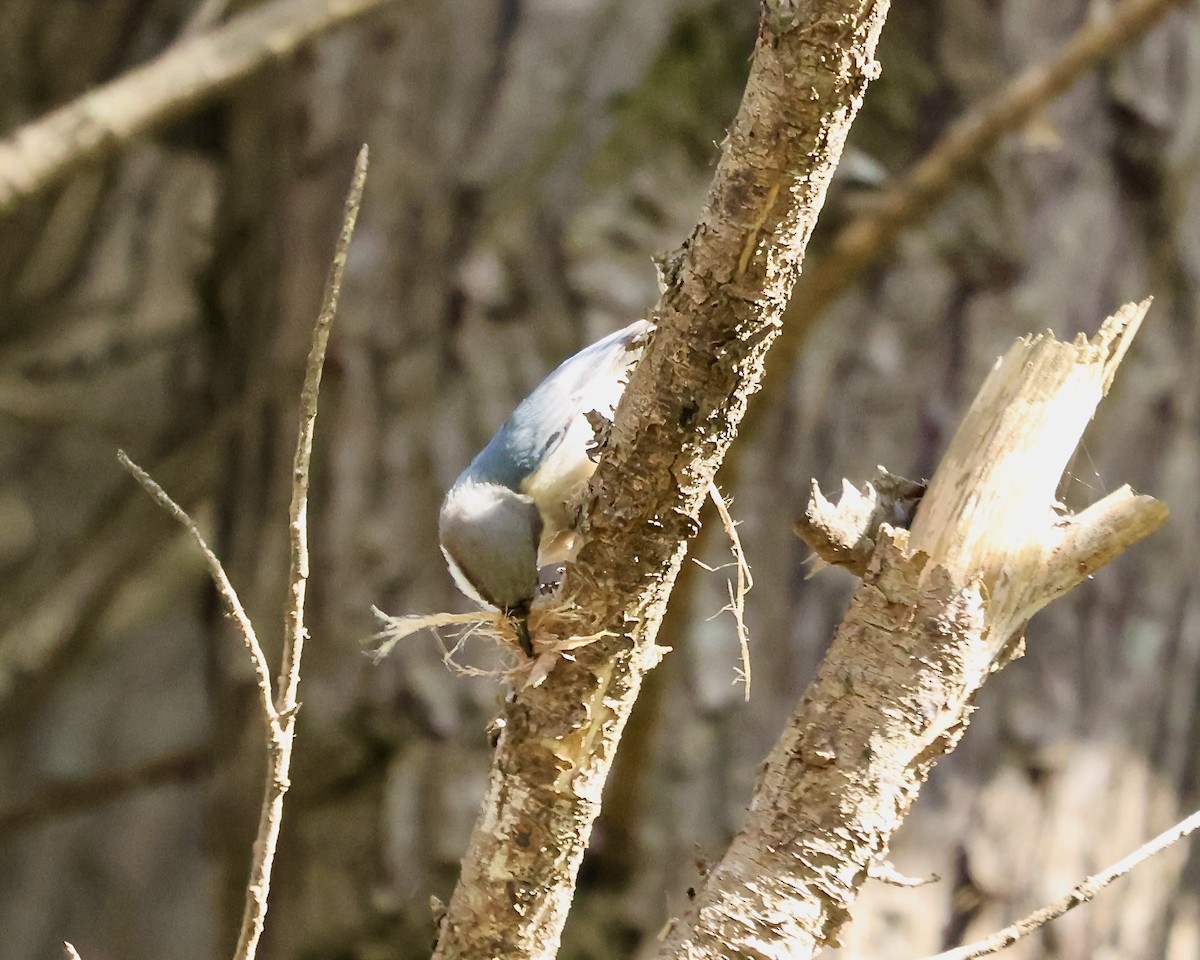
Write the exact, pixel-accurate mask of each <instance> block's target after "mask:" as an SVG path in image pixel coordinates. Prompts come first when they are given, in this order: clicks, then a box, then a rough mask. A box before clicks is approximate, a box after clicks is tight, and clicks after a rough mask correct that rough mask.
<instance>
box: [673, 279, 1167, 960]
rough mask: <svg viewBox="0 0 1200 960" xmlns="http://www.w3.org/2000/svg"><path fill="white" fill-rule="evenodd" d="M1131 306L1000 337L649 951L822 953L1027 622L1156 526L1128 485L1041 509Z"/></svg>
mask: <svg viewBox="0 0 1200 960" xmlns="http://www.w3.org/2000/svg"><path fill="white" fill-rule="evenodd" d="M1148 307H1149V301H1145V302H1143V303H1141V304H1136V305H1135V304H1131V305H1129V306H1127V307H1125V308H1124V309H1122V310H1121V311H1120V312H1118V313H1117V314H1116V315H1114V316H1113V317H1111V318H1110V319H1109V320H1108V321H1107V322H1106V323H1105V324H1104V326H1103V327H1102V328H1101V330H1100V333H1099V334H1098V335H1097V336H1096V337H1095V338H1094V339H1093V340H1092V341H1090V342H1089V341H1087V340H1085V339H1084V338H1083V337H1079V338H1077V339H1076V340H1075V341H1074V342H1073V343H1061V342H1059V341H1058V340H1055V339H1054V337H1053V336H1050V335H1049V334H1046V335H1042V336H1039V337H1030V338H1025V339H1022V340H1019V341H1018V342H1017V343H1016V345H1015V346H1013V348H1012V349H1011V350H1009V352H1008V354H1007V355H1006V356H1005V357H1004V358H1003V359H1002V360H1001V362H1000V363H998V364H997V365H996V367H995V369H994V370H993V371H992V374H991V376H989V377H988V379H987V380H986V381H985V382H984V384H983V386H982V388H981V389H980V391H979V393H978V395H977V396H976V399H975V402H974V403H973V404H972V406H971V409H970V410H969V411H968V412H967V415H966V417H965V418H964V419H963V423H962V425H961V427H960V428H959V431H958V433H957V434H956V436H955V438H954V440H953V442H952V443H951V445H950V448H949V450H948V451H947V453H946V456H945V457H944V459H943V461H942V464H941V466H940V467H939V469H938V471H937V472H936V473H935V475H934V477H933V479H932V481H930V484H929V489H928V491H927V492H926V494H925V497H924V499H923V500H922V503H921V507H920V509H919V510H918V512H917V515H916V518H915V520H914V522H913V529H912V531H911V534H907V533H905V532H904V531H894V530H891V528H889V527H888V526H886V525H885V526H884V527H882V528H881V531H882V532H881V536H880V544H879V547H878V548H877V549H876V551H875V553H874V556H873V558H872V561H871V564H870V566H869V568H868V570H867V574H866V578H865V579H864V581H863V583H862V585H861V586H860V588H859V589H858V591H857V593H856V594H855V596H854V600H853V602H852V604H851V607H850V610H849V612H848V613H847V614H846V617H845V619H844V620H843V621H842V625H841V627H840V628H839V630H838V632H837V636H836V637H835V638H834V642H833V645H832V646H831V648H830V650H829V653H828V655H827V656H826V658H825V661H824V663H823V664H822V666H821V669H820V672H819V673H818V675H817V679H816V680H815V681H814V683H813V684H812V686H811V687H810V688H809V690H808V692H807V693H806V694H805V697H804V700H803V701H802V702H801V704H800V706H799V707H798V708H797V710H796V712H795V713H794V714H793V715H792V718H791V720H790V721H789V723H788V726H787V729H786V730H785V732H784V735H783V737H782V738H781V739H780V741H779V743H778V744H777V745H776V747H775V749H774V750H773V751H772V753H771V756H770V758H769V759H768V761H767V765H766V768H765V769H764V771H763V775H762V778H761V780H760V782H759V785H758V789H757V790H756V793H755V797H754V800H753V802H752V803H751V806H750V815H749V819H748V822H747V824H746V826H745V828H744V829H743V830H742V831H741V833H739V834H738V836H737V837H736V838H735V839H734V842H733V843H732V845H731V846H730V848H729V850H728V852H727V853H726V855H725V857H724V858H723V859H722V861H721V863H720V864H719V865H718V866H717V867H716V868H715V869H714V870H713V871H712V873H710V874H709V876H708V878H707V879H706V881H705V883H704V885H703V887H702V888H701V890H700V891H699V893H698V895H697V897H696V900H695V903H694V906H693V909H692V911H691V913H690V914H689V916H688V917H686V918H685V919H683V920H682V921H680V922H679V923H678V924H677V926H676V927H675V929H674V930H673V931H672V933H671V935H670V936H668V938H667V939H666V941H665V943H664V946H663V949H662V950H661V952H660V954H659V955H660V956H662V957H664V958H665V957H671V958H674V957H686V958H689V960H698V958H703V957H712V958H717V957H727V956H730V955H733V956H738V957H751V958H760V957H761V958H789V960H803V958H805V957H811V956H813V955H815V954H816V953H817V952H818V951H819V950H821V949H822V948H824V947H826V946H837V945H838V933H839V930H840V929H841V927H842V925H843V924H844V923H845V922H846V920H847V919H849V916H850V908H851V906H852V905H853V903H854V901H855V899H856V898H857V895H858V891H859V888H860V887H861V886H862V884H863V883H864V881H865V880H866V879H867V877H868V875H869V873H870V871H871V867H872V864H874V863H875V862H876V861H878V860H879V859H881V858H883V857H885V856H886V855H887V852H888V847H889V844H890V840H891V837H892V834H893V833H894V832H895V831H896V829H897V828H898V827H899V826H900V824H901V822H902V821H903V819H904V816H905V815H906V814H907V812H908V809H909V808H910V806H911V805H912V802H913V801H914V800H915V799H916V796H917V793H918V791H919V790H920V787H921V784H922V783H923V782H924V781H925V778H926V776H927V775H928V773H929V770H930V769H931V768H932V766H933V765H934V763H936V762H937V760H938V758H939V757H941V756H943V755H944V754H946V753H949V752H950V751H951V750H952V749H953V748H954V746H955V744H956V743H957V742H958V740H959V738H960V737H961V736H962V733H963V731H964V730H965V729H966V726H967V723H968V721H969V719H970V713H971V702H972V700H973V698H974V696H975V693H976V692H977V691H978V689H979V688H980V686H982V684H983V682H984V680H986V679H987V677H988V676H989V675H990V674H991V673H993V672H995V670H997V669H999V668H1000V667H1001V666H1003V665H1004V663H1005V662H1007V660H1008V659H1011V656H1006V654H1009V652H1010V651H1012V650H1013V649H1015V644H1016V643H1017V642H1019V641H1020V637H1021V632H1022V630H1023V628H1024V624H1025V622H1026V621H1027V620H1028V618H1029V617H1030V616H1032V615H1033V613H1034V612H1036V611H1037V610H1038V609H1040V608H1041V607H1042V606H1044V605H1045V604H1047V603H1049V602H1050V601H1051V600H1053V599H1054V598H1055V597H1057V596H1060V595H1061V594H1062V593H1064V592H1066V590H1068V589H1070V588H1071V587H1073V586H1075V585H1076V584H1078V583H1080V582H1081V581H1082V580H1084V579H1085V578H1086V577H1088V576H1089V575H1090V574H1091V572H1092V571H1093V570H1094V569H1096V567H1097V566H1099V565H1101V564H1102V563H1104V562H1107V561H1108V560H1110V559H1112V558H1113V557H1115V556H1117V555H1118V554H1119V553H1121V552H1122V551H1123V550H1124V549H1125V548H1127V547H1128V546H1130V545H1131V544H1133V543H1134V542H1136V541H1137V540H1139V539H1141V538H1142V537H1144V536H1146V535H1147V534H1149V533H1151V532H1152V531H1153V530H1155V529H1157V527H1158V526H1159V525H1160V524H1161V523H1162V522H1163V521H1164V520H1165V519H1166V513H1167V511H1166V507H1165V506H1164V505H1163V504H1161V503H1159V502H1158V501H1156V500H1154V499H1153V498H1151V497H1134V496H1132V495H1131V494H1130V493H1129V491H1128V489H1127V488H1122V489H1121V490H1118V491H1116V492H1115V493H1113V494H1111V495H1110V496H1109V497H1107V498H1105V499H1104V500H1102V501H1101V502H1100V503H1098V504H1095V505H1094V506H1092V507H1090V508H1089V509H1087V510H1085V511H1083V512H1082V513H1079V514H1077V515H1073V516H1062V515H1061V514H1057V513H1056V512H1055V511H1054V509H1053V508H1054V507H1055V499H1054V493H1055V489H1056V487H1057V485H1058V482H1059V479H1060V477H1061V475H1062V471H1063V470H1064V469H1065V467H1066V465H1067V462H1068V460H1069V459H1070V456H1071V453H1072V452H1073V451H1074V449H1075V447H1076V445H1077V444H1078V443H1079V440H1080V437H1081V436H1082V434H1083V430H1084V427H1086V425H1087V423H1088V422H1089V421H1090V420H1091V418H1092V415H1093V414H1094V412H1095V409H1096V405H1097V404H1098V403H1099V401H1100V399H1101V397H1102V396H1103V395H1104V393H1105V392H1107V390H1108V387H1109V386H1110V385H1111V382H1112V376H1113V372H1114V371H1115V369H1116V366H1117V365H1118V364H1119V363H1120V361H1121V358H1122V357H1123V356H1124V354H1125V352H1126V350H1127V349H1128V346H1129V342H1130V340H1131V339H1132V337H1133V335H1134V334H1135V333H1136V331H1137V328H1138V325H1139V324H1140V323H1141V320H1142V317H1143V316H1144V315H1145V312H1146V310H1147V309H1148ZM847 509H848V510H849V511H854V510H855V509H856V505H855V504H854V503H849V504H848V505H847ZM1064 541H1065V542H1066V543H1065V544H1064Z"/></svg>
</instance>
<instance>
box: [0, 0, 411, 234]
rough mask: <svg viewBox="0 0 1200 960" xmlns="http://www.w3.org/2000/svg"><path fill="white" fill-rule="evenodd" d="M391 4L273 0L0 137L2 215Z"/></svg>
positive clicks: (383, 0) (361, 0)
mask: <svg viewBox="0 0 1200 960" xmlns="http://www.w3.org/2000/svg"><path fill="white" fill-rule="evenodd" d="M389 2H393V0H272V2H269V3H264V4H262V5H261V6H256V7H254V8H252V9H250V10H248V11H246V12H245V13H243V14H241V15H240V16H237V17H235V18H234V19H232V20H230V21H229V22H228V23H225V24H223V25H221V26H220V27H217V28H216V29H214V30H212V31H211V32H209V33H206V34H203V35H201V36H198V37H194V38H188V39H184V40H182V41H180V42H178V43H176V44H175V45H174V46H172V47H171V48H170V49H168V50H167V51H165V52H164V53H162V54H160V55H159V56H158V57H156V58H155V59H153V60H151V61H150V62H149V63H146V64H144V65H143V66H140V67H137V68H135V69H133V70H130V71H128V72H127V73H124V74H122V75H121V76H119V77H117V78H116V79H115V80H112V81H110V82H109V83H106V84H104V85H103V86H100V87H97V88H96V89H95V90H92V91H90V92H88V93H86V94H84V95H83V96H81V97H79V98H78V99H76V100H73V101H72V102H71V103H68V104H66V105H65V106H63V107H59V108H58V109H57V110H54V111H53V112H51V113H49V114H46V115H45V116H43V117H40V118H38V119H37V120H34V121H32V122H30V123H28V124H26V125H25V126H24V127H21V128H20V129H18V130H17V131H16V132H15V133H13V134H11V135H10V136H9V137H7V138H6V139H4V140H0V214H3V213H4V212H6V211H7V210H9V209H10V208H12V207H14V206H15V205H16V204H18V203H19V202H21V201H22V200H25V199H28V198H29V197H31V196H33V195H34V194H36V193H38V192H39V191H40V190H42V189H44V188H45V187H47V186H49V185H50V184H51V183H54V182H55V181H57V180H59V179H61V178H62V177H63V176H65V175H66V174H67V173H69V172H70V171H71V170H72V169H74V168H75V167H77V166H79V165H81V164H83V163H85V162H87V161H89V160H93V159H95V158H97V157H99V156H102V155H103V154H105V153H107V152H108V151H110V150H112V149H114V148H116V147H118V146H120V145H122V144H123V143H125V142H126V141H128V140H130V139H131V138H133V137H135V136H137V135H138V134H140V133H144V132H145V131H147V130H149V129H150V128H152V127H154V126H156V125H158V124H161V123H163V122H165V121H168V120H171V119H173V118H175V117H177V116H179V115H181V114H183V113H185V112H187V111H188V110H190V109H193V108H194V107H196V106H197V105H198V104H200V103H203V102H204V101H206V100H208V99H210V98H211V97H212V96H213V95H214V94H216V93H219V92H220V91H222V90H224V89H225V88H226V87H228V86H230V85H231V84H233V83H236V82H237V81H238V80H241V79H242V78H243V77H245V76H247V75H248V74H250V73H251V72H253V71H254V70H256V69H257V68H259V67H261V66H263V65H264V64H265V63H267V62H269V61H271V60H278V59H282V58H283V57H286V56H288V55H289V54H290V53H292V52H293V51H294V50H295V49H296V48H297V47H300V46H301V45H303V44H305V43H307V42H309V41H310V40H312V39H313V38H315V37H317V36H319V35H320V34H322V33H325V32H327V31H328V30H331V29H333V28H334V27H336V26H338V25H340V24H342V23H345V22H346V21H348V20H351V19H353V18H355V17H359V16H362V15H363V14H366V13H369V12H371V11H372V10H375V9H378V8H380V7H382V6H384V5H385V4H387V3H389Z"/></svg>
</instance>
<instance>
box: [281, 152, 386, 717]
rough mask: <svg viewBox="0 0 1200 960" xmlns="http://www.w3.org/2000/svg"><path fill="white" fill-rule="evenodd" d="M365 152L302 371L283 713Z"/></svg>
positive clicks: (299, 646)
mask: <svg viewBox="0 0 1200 960" xmlns="http://www.w3.org/2000/svg"><path fill="white" fill-rule="evenodd" d="M367 156H368V151H367V147H366V145H365V144H364V145H363V147H362V149H361V150H359V152H358V158H357V160H356V161H355V164H354V178H353V180H352V181H351V183H350V193H349V195H348V196H347V197H346V207H345V212H344V215H343V218H342V232H341V233H340V234H339V235H338V239H337V244H336V246H335V247H334V251H333V260H332V262H331V263H330V265H329V276H328V277H327V278H326V280H325V296H324V298H323V300H322V302H321V312H320V314H319V315H318V316H317V323H316V327H315V328H314V329H313V339H312V348H311V349H310V350H309V354H308V362H307V364H306V365H305V368H304V386H303V387H302V388H301V390H300V424H299V427H298V429H297V437H296V454H295V458H294V459H293V463H292V503H291V509H290V511H289V527H288V529H289V534H290V541H291V544H290V545H291V568H290V570H289V574H288V582H289V583H290V584H291V591H292V604H291V606H290V607H289V608H288V611H287V615H286V618H285V621H286V622H285V624H284V626H285V628H286V632H285V634H284V637H285V640H284V647H283V670H282V672H281V673H280V675H279V702H278V707H279V712H280V713H285V712H287V711H289V710H292V709H294V708H295V706H296V685H297V684H298V683H299V681H300V654H301V653H302V651H303V649H304V594H305V588H306V586H307V584H308V486H309V478H308V473H309V464H310V463H311V461H312V445H313V428H314V426H315V424H316V421H317V399H318V397H319V395H320V393H321V372H322V371H323V370H324V368H325V349H326V347H327V346H328V344H329V331H330V328H331V327H332V325H333V318H334V316H336V314H337V307H338V299H339V297H340V296H341V292H342V278H343V276H345V272H346V255H347V253H348V252H349V249H350V240H351V238H352V237H353V236H354V224H355V222H356V221H357V219H358V210H359V207H360V206H361V204H362V193H363V186H364V185H365V184H366V179H367Z"/></svg>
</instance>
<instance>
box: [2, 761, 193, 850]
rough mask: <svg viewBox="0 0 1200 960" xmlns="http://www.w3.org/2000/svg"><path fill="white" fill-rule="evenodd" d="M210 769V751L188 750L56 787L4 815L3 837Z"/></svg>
mask: <svg viewBox="0 0 1200 960" xmlns="http://www.w3.org/2000/svg"><path fill="white" fill-rule="evenodd" d="M208 767H209V755H208V751H207V750H185V751H182V752H180V753H172V754H168V755H167V756H165V757H156V758H155V759H153V760H150V761H148V762H147V763H143V764H141V765H139V766H136V767H131V768H129V769H126V770H107V771H105V772H104V773H102V774H99V775H98V776H95V777H92V778H90V779H88V780H79V781H73V782H70V783H56V784H52V785H51V786H48V787H46V788H44V789H43V790H42V791H41V792H40V793H38V794H37V795H36V796H34V797H32V798H30V799H29V800H27V801H26V802H25V803H22V804H21V805H19V806H15V807H12V808H10V809H8V810H4V811H0V837H2V836H4V835H6V834H9V833H14V832H15V831H17V830H27V829H29V828H30V827H33V826H36V825H37V824H39V823H41V822H42V821H43V820H49V819H51V818H54V817H62V816H67V815H69V814H72V813H79V812H81V811H83V810H90V809H92V808H93V807H97V806H100V805H101V804H105V803H110V802H112V801H113V800H116V799H118V798H120V797H123V796H125V795H126V794H129V793H132V792H134V791H137V790H148V789H151V788H152V787H158V786H161V785H163V784H165V783H179V782H181V781H186V780H194V779H196V778H197V777H200V776H202V775H203V774H204V773H205V772H206V771H207V770H208Z"/></svg>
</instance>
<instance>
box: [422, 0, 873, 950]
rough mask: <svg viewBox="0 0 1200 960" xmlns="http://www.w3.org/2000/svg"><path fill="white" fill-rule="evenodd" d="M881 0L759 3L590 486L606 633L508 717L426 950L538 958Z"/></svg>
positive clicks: (587, 572) (815, 199)
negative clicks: (437, 929)
mask: <svg viewBox="0 0 1200 960" xmlns="http://www.w3.org/2000/svg"><path fill="white" fill-rule="evenodd" d="M887 6H888V4H887V3H886V2H884V0H878V2H863V0H840V2H839V0H815V2H811V3H807V4H803V5H799V6H797V5H795V4H791V3H784V2H781V0H771V2H768V3H765V4H764V8H763V10H764V12H763V19H762V23H761V27H760V32H759V38H758V42H757V44H756V47H755V51H754V56H753V60H752V63H751V68H750V77H749V79H748V81H747V85H746V92H745V95H744V98H743V100H742V104H741V106H740V108H739V110H738V114H737V117H736V119H735V120H734V122H733V124H732V126H731V128H730V132H729V136H728V138H727V140H726V143H725V146H724V150H723V153H722V156H721V160H720V162H719V165H718V168H717V172H716V177H715V179H714V182H713V185H712V187H711V189H710V192H709V195H708V199H707V201H706V203H705V207H704V210H703V212H702V214H701V218H700V222H699V224H698V225H697V227H696V229H695V231H694V232H693V234H692V236H691V237H690V239H689V240H688V241H687V242H686V244H685V245H684V247H683V249H682V250H681V251H680V252H679V253H678V255H677V256H676V257H675V258H673V260H672V262H671V263H670V264H669V265H668V267H667V269H666V271H665V273H666V277H665V279H666V292H665V293H664V294H663V298H662V300H661V301H660V303H659V305H658V308H657V311H656V317H657V320H658V324H659V328H658V332H657V334H656V336H655V338H654V340H653V342H652V343H651V344H650V346H649V347H648V349H647V352H646V356H645V357H644V358H643V360H642V361H641V363H640V364H639V365H638V367H637V369H636V371H635V373H634V374H633V377H632V380H631V382H630V384H629V387H628V389H627V390H626V392H625V396H624V398H623V400H622V403H621V406H620V409H619V410H618V412H617V415H616V418H615V421H614V423H613V427H612V430H611V433H610V435H609V438H608V443H607V447H606V451H605V453H604V455H603V457H602V458H601V462H600V464H599V466H598V468H597V471H596V475H595V477H594V478H593V481H592V485H591V488H590V491H589V494H590V501H589V504H590V510H589V517H588V518H587V519H586V520H585V528H584V529H585V531H586V533H587V536H588V540H587V543H586V545H585V546H584V548H583V550H582V551H581V553H580V557H579V560H578V562H577V564H576V565H574V566H572V567H570V568H568V570H567V574H566V589H567V590H568V591H570V592H571V593H572V595H573V597H574V599H575V601H576V603H577V604H578V608H579V609H580V610H581V611H582V614H583V616H584V617H585V619H586V620H587V622H586V623H585V624H584V626H583V627H582V628H581V629H580V631H579V632H580V633H581V634H588V633H603V634H604V635H603V636H602V637H601V639H599V640H597V641H596V642H595V643H592V644H590V645H589V646H586V647H583V648H581V649H579V650H577V651H575V653H574V655H573V658H572V659H571V660H566V659H564V660H562V661H561V662H560V663H559V664H558V665H557V666H556V667H555V668H554V670H553V671H552V673H551V674H550V676H549V677H548V678H547V680H546V681H545V682H544V683H542V684H541V685H539V686H537V687H536V688H532V689H526V690H524V691H522V692H521V693H520V694H519V695H518V696H517V697H516V698H515V699H514V700H513V702H512V703H511V704H510V705H509V706H508V707H507V710H506V715H505V718H504V733H503V735H502V736H501V738H500V742H499V744H498V746H497V751H496V756H495V759H494V763H493V768H492V774H491V780H490V784H489V788H488V794H487V797H486V799H485V802H484V803H485V805H484V810H483V812H482V815H481V817H480V819H479V821H478V822H477V824H476V826H475V830H474V833H473V835H472V838H471V845H470V849H469V851H468V853H467V857H466V859H465V861H464V863H463V872H462V878H461V879H460V881H459V885H458V887H457V889H456V890H455V893H454V896H453V898H452V900H451V902H450V904H449V908H448V911H447V914H446V917H445V919H444V920H443V923H442V929H441V937H440V941H439V944H438V950H437V956H438V957H441V958H452V957H516V956H520V957H528V958H538V957H549V956H553V955H554V953H555V951H556V949H557V945H558V940H559V935H560V933H561V930H562V926H563V922H564V921H565V919H566V913H567V908H568V906H569V904H570V901H571V896H572V892H573V889H574V883H575V875H576V872H577V870H578V867H579V863H580V861H581V859H582V857H583V851H584V847H585V846H586V844H587V839H588V835H589V833H590V831H591V828H592V823H593V821H594V819H595V817H596V814H597V813H598V811H599V807H600V791H601V787H602V785H603V782H604V778H605V776H606V775H607V773H608V769H609V765H610V764H611V762H612V757H613V752H614V750H615V748H616V744H617V741H618V739H619V737H620V735H621V730H622V728H623V727H624V724H625V720H626V718H627V717H628V715H629V710H630V707H631V706H632V704H633V701H634V699H635V698H636V696H637V693H638V689H639V686H640V683H641V680H642V676H643V675H644V673H645V671H646V670H647V669H649V668H650V667H651V666H653V664H654V663H656V662H657V660H658V657H659V652H658V651H657V650H656V648H655V647H654V638H655V635H656V633H657V631H658V627H659V623H660V621H661V618H662V614H663V611H664V608H665V604H666V601H667V597H668V595H669V593H670V590H671V587H672V586H673V584H674V581H675V576H676V574H677V572H678V570H679V565H680V563H681V561H682V559H683V556H684V554H685V552H686V548H687V541H688V539H689V538H690V537H691V536H692V535H693V534H694V533H695V532H696V530H697V528H698V519H697V517H698V514H699V509H700V506H701V505H702V503H703V500H704V497H705V495H706V493H707V491H708V488H709V484H710V482H711V481H712V478H713V475H714V473H715V472H716V469H717V466H718V465H719V464H720V462H721V459H722V458H723V456H724V455H725V452H726V450H727V449H728V446H729V444H730V442H731V441H732V439H733V437H734V434H735V433H736V431H737V427H738V424H739V423H740V421H741V419H742V415H743V412H744V410H745V405H746V401H747V398H748V396H749V395H750V393H752V392H753V391H754V390H755V389H756V388H757V386H758V382H759V379H760V376H761V370H762V367H761V364H762V358H763V355H764V353H765V352H766V349H767V347H768V346H769V345H770V343H771V342H772V341H773V340H774V339H775V336H776V335H777V334H778V331H779V327H780V317H781V315H782V312H783V307H784V304H785V303H786V302H787V298H788V296H789V294H790V292H791V289H792V286H793V284H794V282H795V279H796V276H797V272H798V269H799V264H800V260H801V258H802V256H803V253H804V248H805V245H806V243H807V241H808V238H809V235H810V234H811V232H812V228H813V225H814V224H815V222H816V217H817V214H818V212H819V211H820V208H821V205H822V203H823V202H824V197H825V191H826V188H827V186H828V184H829V179H830V176H831V174H832V171H833V168H834V166H835V165H836V163H837V160H838V158H839V156H840V153H841V149H842V145H843V143H844V140H845V136H846V132H847V130H848V129H849V127H850V124H851V121H852V120H853V118H854V115H855V113H856V112H857V110H858V107H859V105H860V103H861V101H862V96H863V93H864V91H865V89H866V86H867V83H868V81H869V80H870V79H871V78H872V77H874V76H875V74H876V72H877V69H878V68H877V65H876V63H875V61H874V52H875V46H876V43H877V40H878V36H879V31H880V29H881V27H882V25H883V20H884V17H885V15H886V12H887Z"/></svg>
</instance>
